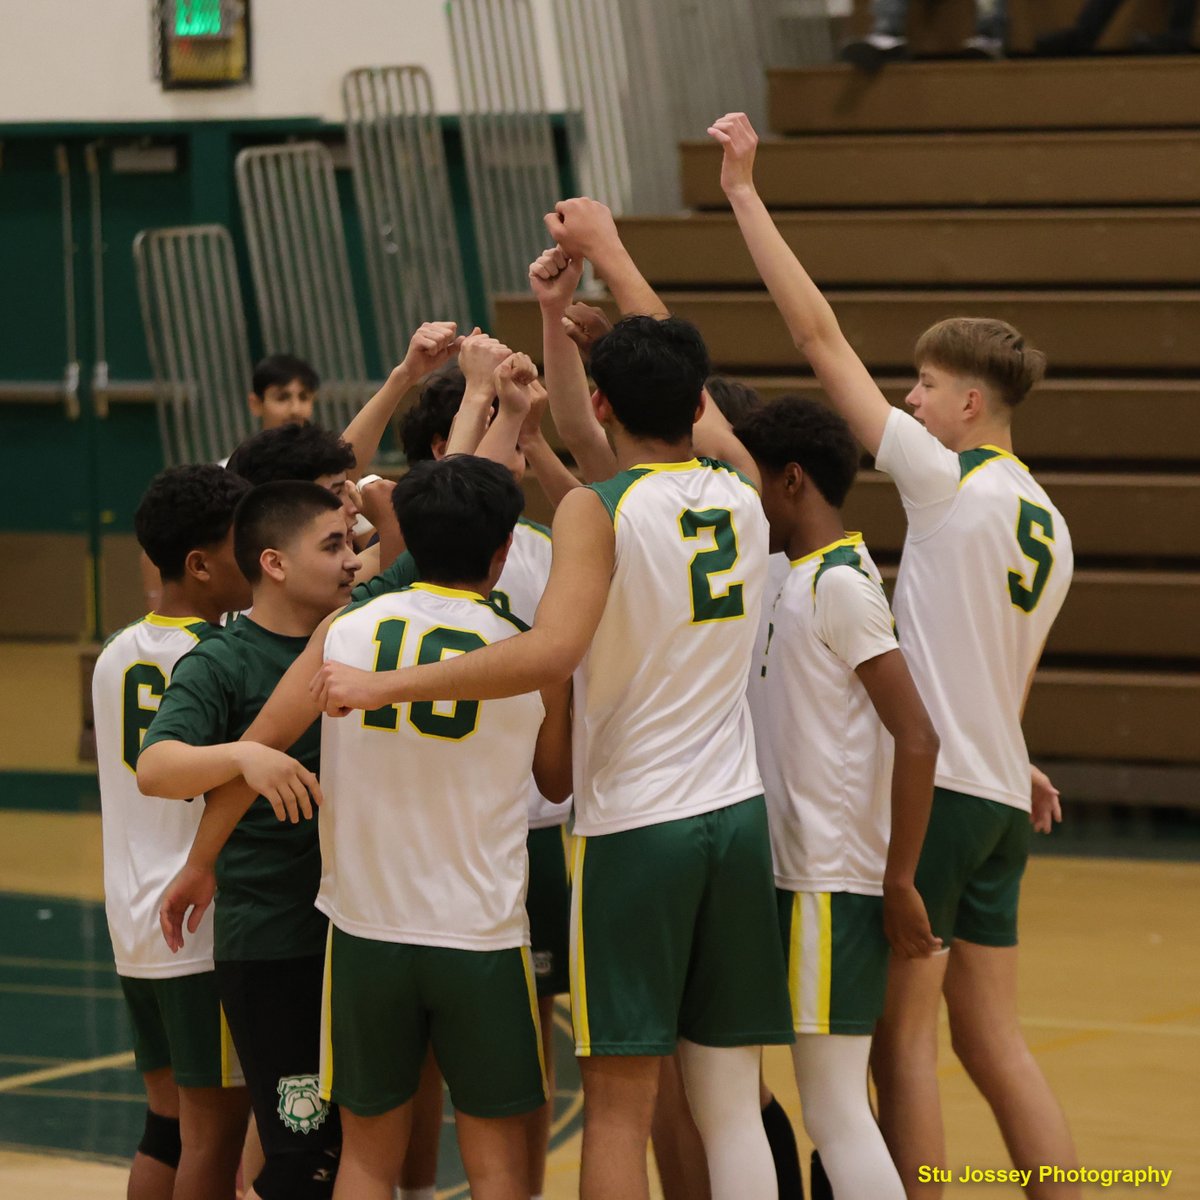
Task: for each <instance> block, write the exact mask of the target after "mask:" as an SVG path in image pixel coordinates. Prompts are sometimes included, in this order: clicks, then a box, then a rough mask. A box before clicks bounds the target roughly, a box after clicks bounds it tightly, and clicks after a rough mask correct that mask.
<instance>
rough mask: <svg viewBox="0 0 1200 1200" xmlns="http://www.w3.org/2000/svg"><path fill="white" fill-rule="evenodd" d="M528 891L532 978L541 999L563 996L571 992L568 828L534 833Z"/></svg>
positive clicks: (551, 827)
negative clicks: (569, 967) (568, 991)
mask: <svg viewBox="0 0 1200 1200" xmlns="http://www.w3.org/2000/svg"><path fill="white" fill-rule="evenodd" d="M526 845H527V846H528V848H529V890H528V892H527V893H526V895H525V911H526V912H527V913H528V914H529V941H530V949H531V951H532V952H533V977H534V980H535V981H536V982H537V994H538V995H539V996H561V995H562V994H563V993H564V992H566V991H567V990H568V988H569V986H570V985H569V979H570V975H569V971H568V964H567V958H568V956H569V954H570V918H571V883H570V880H569V879H568V878H567V827H566V825H549V826H547V827H546V828H545V829H531V830H530V831H529V839H528V841H527V842H526Z"/></svg>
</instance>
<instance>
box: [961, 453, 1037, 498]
mask: <svg viewBox="0 0 1200 1200" xmlns="http://www.w3.org/2000/svg"><path fill="white" fill-rule="evenodd" d="M972 449H974V450H990V451H991V452H992V454H993V455H995V458H985V459H984V460H983V462H978V463H976V464H975V465H974V466H973V467H972V468H971V469H970V470H969V471H968V472H967V473H966V474H965V475H964V476H963V477H962V478H961V479H960V480H959V481H958V486H959V488H960V489H961V488H962V485H963V484H964V483H966V482H967V480H968V479H970V478H971V476H972V475H974V474H975V472H976V471H980V470H982V469H983V468H984V467H986V466H987V465H988V463H993V462H995V461H996V459H1001V458H1007V459H1008V460H1009V461H1010V462H1014V463H1016V464H1017V466H1018V467H1020V468H1021V470H1022V471H1028V470H1029V468H1028V467H1027V466H1026V465H1025V464H1024V463H1023V462H1022V461H1021V460H1020V459H1019V458H1018V457H1017V456H1016V455H1015V454H1013V453H1012V452H1011V451H1009V450H1002V449H1001V448H1000V447H999V446H993V445H991V443H988V444H987V445H984V446H974V447H972ZM964 453H970V451H964Z"/></svg>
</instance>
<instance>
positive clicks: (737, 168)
mask: <svg viewBox="0 0 1200 1200" xmlns="http://www.w3.org/2000/svg"><path fill="white" fill-rule="evenodd" d="M708 132H709V135H710V136H711V137H713V138H715V139H716V140H717V141H718V142H720V143H721V146H722V148H723V149H724V151H725V154H724V157H723V158H722V160H721V190H722V191H724V192H725V194H726V195H727V196H728V195H730V194H731V193H733V192H736V191H742V190H749V191H753V190H754V154H755V151H756V150H757V149H758V134H757V133H755V132H754V126H753V125H751V124H750V118H749V117H748V116H746V114H745V113H726V114H725V115H724V116H723V117H719V118H718V119H717V120H716V121H714V122H713V123H712V125H710V126H709V129H708Z"/></svg>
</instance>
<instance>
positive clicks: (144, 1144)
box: [138, 1109, 183, 1171]
mask: <svg viewBox="0 0 1200 1200" xmlns="http://www.w3.org/2000/svg"><path fill="white" fill-rule="evenodd" d="M182 1152H183V1142H182V1141H181V1140H180V1137H179V1119H178V1118H177V1117H163V1116H160V1115H159V1114H158V1113H156V1112H153V1111H151V1110H150V1109H146V1128H145V1129H144V1130H142V1140H141V1141H140V1142H139V1143H138V1153H139V1154H144V1155H145V1156H146V1157H147V1158H152V1159H154V1161H155V1162H160V1163H162V1164H163V1166H166V1167H170V1168H171V1170H172V1171H174V1170H176V1169H177V1168H178V1167H179V1156H180V1154H181V1153H182Z"/></svg>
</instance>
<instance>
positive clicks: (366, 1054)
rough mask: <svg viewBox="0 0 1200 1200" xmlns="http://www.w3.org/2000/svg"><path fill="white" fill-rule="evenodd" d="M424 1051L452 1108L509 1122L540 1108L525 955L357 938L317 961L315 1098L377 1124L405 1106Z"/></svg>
mask: <svg viewBox="0 0 1200 1200" xmlns="http://www.w3.org/2000/svg"><path fill="white" fill-rule="evenodd" d="M430 1043H432V1045H433V1053H434V1056H435V1057H436V1058H437V1061H438V1066H439V1067H440V1068H441V1070H442V1075H443V1077H444V1078H445V1080H446V1084H447V1086H448V1087H449V1088H450V1099H451V1100H452V1101H453V1103H454V1107H455V1108H456V1109H459V1110H460V1111H462V1112H465V1113H467V1114H468V1115H469V1116H472V1117H508V1116H515V1115H516V1114H518V1113H525V1112H532V1111H533V1110H534V1109H535V1108H540V1107H541V1106H542V1105H543V1104H544V1103H545V1102H546V1068H545V1062H544V1060H543V1057H542V1039H541V1032H540V1026H539V1023H538V1012H537V993H536V990H535V988H534V982H533V964H532V962H531V961H530V957H529V949H528V947H514V948H512V949H508V950H455V949H450V948H449V947H445V946H414V945H411V944H408V943H402V942H377V941H373V940H371V939H368V938H358V937H353V936H351V935H350V934H348V933H344V932H343V931H342V930H340V929H338V928H337V927H336V926H335V927H333V929H332V930H331V933H330V943H329V951H328V953H327V954H326V956H325V998H324V1003H323V1005H322V1009H321V1096H322V1098H323V1099H325V1100H333V1101H334V1102H336V1103H337V1104H340V1105H342V1106H343V1107H344V1108H348V1109H349V1110H350V1111H351V1112H352V1113H354V1114H355V1115H356V1116H360V1117H375V1116H378V1115H379V1114H380V1113H385V1112H389V1111H390V1110H391V1109H393V1108H398V1107H399V1106H400V1105H401V1104H405V1103H407V1102H408V1101H409V1100H411V1099H412V1097H413V1095H414V1094H415V1093H416V1090H417V1083H418V1080H419V1079H420V1075H421V1064H422V1063H423V1062H424V1061H425V1052H426V1050H427V1048H428V1047H429V1045H430Z"/></svg>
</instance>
